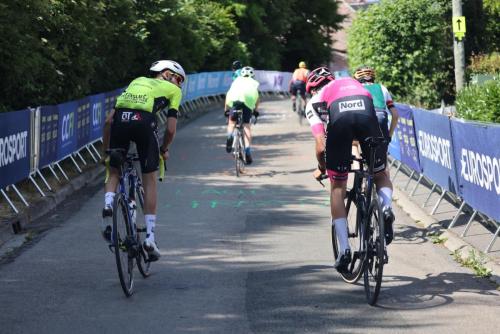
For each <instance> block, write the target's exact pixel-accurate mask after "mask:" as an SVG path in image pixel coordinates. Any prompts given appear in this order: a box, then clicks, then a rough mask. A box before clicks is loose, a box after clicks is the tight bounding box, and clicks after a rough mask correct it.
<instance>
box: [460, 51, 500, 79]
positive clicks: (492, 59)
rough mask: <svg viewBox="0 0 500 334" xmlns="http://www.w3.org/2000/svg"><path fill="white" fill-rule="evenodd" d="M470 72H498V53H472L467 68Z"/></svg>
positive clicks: (499, 66) (499, 55)
mask: <svg viewBox="0 0 500 334" xmlns="http://www.w3.org/2000/svg"><path fill="white" fill-rule="evenodd" d="M467 69H468V70H469V71H470V73H471V74H494V73H500V53H498V52H493V53H491V54H488V55H474V56H472V57H471V59H470V65H469V67H468V68H467Z"/></svg>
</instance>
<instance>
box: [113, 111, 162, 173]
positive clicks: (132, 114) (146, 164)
mask: <svg viewBox="0 0 500 334" xmlns="http://www.w3.org/2000/svg"><path fill="white" fill-rule="evenodd" d="M156 130H157V120H156V116H155V115H153V114H152V113H150V112H147V111H139V110H133V109H117V110H116V112H115V115H114V117H113V123H112V125H111V138H110V143H109V148H110V149H115V148H123V149H125V150H127V151H128V149H129V147H130V142H131V141H133V142H135V145H136V147H137V153H138V154H139V161H140V162H141V171H142V172H143V173H151V172H154V171H156V170H158V166H159V161H160V146H159V143H158V134H157V132H156ZM112 167H119V166H112Z"/></svg>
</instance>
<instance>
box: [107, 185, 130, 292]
mask: <svg viewBox="0 0 500 334" xmlns="http://www.w3.org/2000/svg"><path fill="white" fill-rule="evenodd" d="M120 228H121V229H123V228H124V229H123V231H124V234H125V237H124V236H123V235H121V234H120V232H119V229H120ZM122 234H123V233H122ZM132 235H133V234H132V229H131V226H130V221H129V214H128V204H127V202H126V201H125V199H124V198H123V195H122V194H116V196H115V200H114V203H113V231H112V244H113V247H114V250H115V259H116V267H117V269H118V277H119V279H120V285H121V287H122V290H123V292H124V293H125V296H127V297H130V296H131V295H132V294H133V291H134V257H130V256H129V249H128V248H127V242H126V241H127V239H128V238H131V237H132ZM122 260H125V261H122Z"/></svg>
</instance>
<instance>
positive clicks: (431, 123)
mask: <svg viewBox="0 0 500 334" xmlns="http://www.w3.org/2000/svg"><path fill="white" fill-rule="evenodd" d="M413 118H414V120H415V131H416V134H417V143H418V154H419V161H420V166H421V168H422V172H423V173H424V174H425V175H426V176H428V177H429V178H431V179H432V181H434V182H436V183H437V184H439V185H440V186H441V187H443V188H444V189H446V190H448V191H450V192H452V193H454V194H457V195H458V194H459V193H458V181H457V175H456V172H455V157H454V155H453V147H452V142H453V141H452V136H451V125H450V119H449V118H448V117H447V116H444V115H440V114H437V113H434V112H431V111H427V110H423V109H418V108H413Z"/></svg>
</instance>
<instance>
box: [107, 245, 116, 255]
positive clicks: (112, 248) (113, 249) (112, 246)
mask: <svg viewBox="0 0 500 334" xmlns="http://www.w3.org/2000/svg"><path fill="white" fill-rule="evenodd" d="M108 248H109V251H110V252H111V253H113V254H115V246H114V245H113V244H111V245H108Z"/></svg>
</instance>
